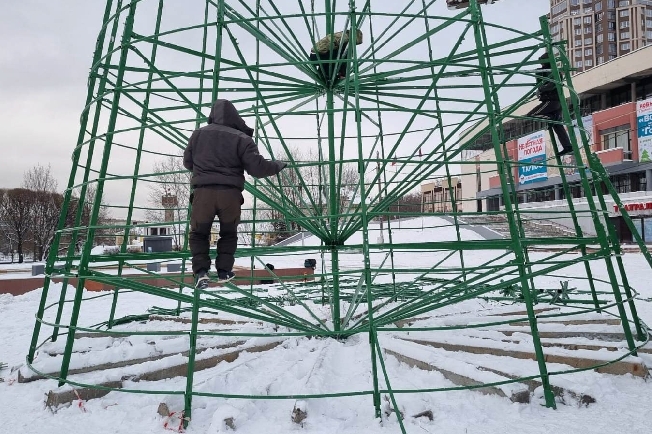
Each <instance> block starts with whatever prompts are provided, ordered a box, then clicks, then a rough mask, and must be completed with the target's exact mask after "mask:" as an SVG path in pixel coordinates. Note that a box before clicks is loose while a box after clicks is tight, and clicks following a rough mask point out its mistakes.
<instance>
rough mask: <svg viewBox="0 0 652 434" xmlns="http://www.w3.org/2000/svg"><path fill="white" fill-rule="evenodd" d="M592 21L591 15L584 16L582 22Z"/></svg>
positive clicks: (589, 22) (588, 22)
mask: <svg viewBox="0 0 652 434" xmlns="http://www.w3.org/2000/svg"><path fill="white" fill-rule="evenodd" d="M592 22H593V19H592V18H591V16H590V15H589V16H587V17H584V24H591V23H592Z"/></svg>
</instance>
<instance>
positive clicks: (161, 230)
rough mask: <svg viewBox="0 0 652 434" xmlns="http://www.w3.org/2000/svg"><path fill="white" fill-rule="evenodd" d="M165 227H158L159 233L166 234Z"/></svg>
mask: <svg viewBox="0 0 652 434" xmlns="http://www.w3.org/2000/svg"><path fill="white" fill-rule="evenodd" d="M167 232H168V231H167V228H160V229H159V231H158V234H159V235H167Z"/></svg>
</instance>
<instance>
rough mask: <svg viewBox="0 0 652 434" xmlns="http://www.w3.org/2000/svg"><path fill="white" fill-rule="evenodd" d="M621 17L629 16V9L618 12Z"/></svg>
mask: <svg viewBox="0 0 652 434" xmlns="http://www.w3.org/2000/svg"><path fill="white" fill-rule="evenodd" d="M618 16H619V17H628V16H629V9H623V10H622V11H620V12H619V13H618Z"/></svg>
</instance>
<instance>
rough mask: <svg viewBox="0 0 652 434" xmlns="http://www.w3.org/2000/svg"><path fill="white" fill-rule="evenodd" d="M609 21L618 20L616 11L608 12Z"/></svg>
mask: <svg viewBox="0 0 652 434" xmlns="http://www.w3.org/2000/svg"><path fill="white" fill-rule="evenodd" d="M607 19H608V20H615V19H616V11H613V12H607Z"/></svg>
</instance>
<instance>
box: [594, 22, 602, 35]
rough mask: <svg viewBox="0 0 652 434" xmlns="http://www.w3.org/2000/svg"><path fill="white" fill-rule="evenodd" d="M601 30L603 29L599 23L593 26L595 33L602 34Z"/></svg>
mask: <svg viewBox="0 0 652 434" xmlns="http://www.w3.org/2000/svg"><path fill="white" fill-rule="evenodd" d="M602 29H603V27H602V23H599V24H597V25H596V26H595V31H596V32H597V33H600V32H602Z"/></svg>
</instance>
